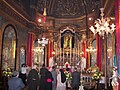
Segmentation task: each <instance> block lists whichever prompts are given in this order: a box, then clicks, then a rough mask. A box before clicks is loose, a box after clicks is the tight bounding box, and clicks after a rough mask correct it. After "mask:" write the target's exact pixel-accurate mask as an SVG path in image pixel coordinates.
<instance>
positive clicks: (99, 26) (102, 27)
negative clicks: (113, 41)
mask: <svg viewBox="0 0 120 90" xmlns="http://www.w3.org/2000/svg"><path fill="white" fill-rule="evenodd" d="M100 11H101V14H100V15H101V19H97V20H95V22H94V23H95V25H94V26H91V27H90V30H91V31H92V32H93V33H94V35H95V34H96V33H98V34H99V35H100V36H101V37H103V39H104V36H105V34H106V35H108V34H109V33H110V34H112V33H113V32H114V30H115V25H114V24H113V23H111V20H110V18H104V17H103V16H104V8H100Z"/></svg>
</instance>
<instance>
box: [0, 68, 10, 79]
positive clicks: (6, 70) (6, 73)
mask: <svg viewBox="0 0 120 90" xmlns="http://www.w3.org/2000/svg"><path fill="white" fill-rule="evenodd" d="M2 74H3V76H6V77H10V76H12V69H11V68H9V67H7V68H6V69H4V70H3V72H2Z"/></svg>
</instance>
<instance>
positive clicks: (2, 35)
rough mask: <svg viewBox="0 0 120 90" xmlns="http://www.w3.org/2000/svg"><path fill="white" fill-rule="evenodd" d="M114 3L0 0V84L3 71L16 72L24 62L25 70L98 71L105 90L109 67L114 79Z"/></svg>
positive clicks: (119, 64)
mask: <svg viewBox="0 0 120 90" xmlns="http://www.w3.org/2000/svg"><path fill="white" fill-rule="evenodd" d="M119 3H120V1H119V0H0V80H1V81H0V84H1V83H2V82H3V81H2V77H3V76H4V75H3V71H4V70H6V69H12V70H19V69H20V68H21V65H22V64H24V63H25V64H26V65H27V66H29V67H32V66H33V64H37V65H38V66H39V67H41V66H42V65H43V64H45V66H46V67H51V66H52V65H56V66H57V68H65V67H66V66H68V67H69V68H71V69H73V68H75V67H76V68H78V69H80V70H81V71H82V72H83V73H82V76H87V77H89V76H90V75H89V74H86V73H89V72H93V71H94V70H97V69H98V71H99V72H102V74H103V76H104V77H105V89H106V90H107V89H108V88H109V87H108V86H109V82H108V81H109V78H110V77H112V75H113V72H112V70H113V67H116V68H117V72H118V77H119V75H120V55H119V53H120V52H119V51H120V49H119V48H120V40H119V34H120V31H119V28H120V21H119V20H120V19H119V17H120V11H119V6H120V4H119ZM88 81H89V79H88ZM118 83H119V84H120V80H119V78H118ZM118 86H119V85H118ZM0 87H1V85H0ZM108 90H110V89H108ZM116 90H117V89H116ZM118 90H119V89H118Z"/></svg>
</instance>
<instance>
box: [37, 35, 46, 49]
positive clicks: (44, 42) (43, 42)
mask: <svg viewBox="0 0 120 90" xmlns="http://www.w3.org/2000/svg"><path fill="white" fill-rule="evenodd" d="M38 43H39V44H41V45H42V46H43V47H44V46H45V45H46V44H48V39H46V38H44V37H43V38H42V40H41V41H40V39H38Z"/></svg>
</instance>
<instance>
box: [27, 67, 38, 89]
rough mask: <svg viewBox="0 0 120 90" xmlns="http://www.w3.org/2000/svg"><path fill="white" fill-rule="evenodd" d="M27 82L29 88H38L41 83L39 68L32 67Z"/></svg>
mask: <svg viewBox="0 0 120 90" xmlns="http://www.w3.org/2000/svg"><path fill="white" fill-rule="evenodd" d="M27 83H28V90H37V87H38V85H39V75H38V72H37V70H35V69H31V70H30V72H29V74H28V78H27Z"/></svg>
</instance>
